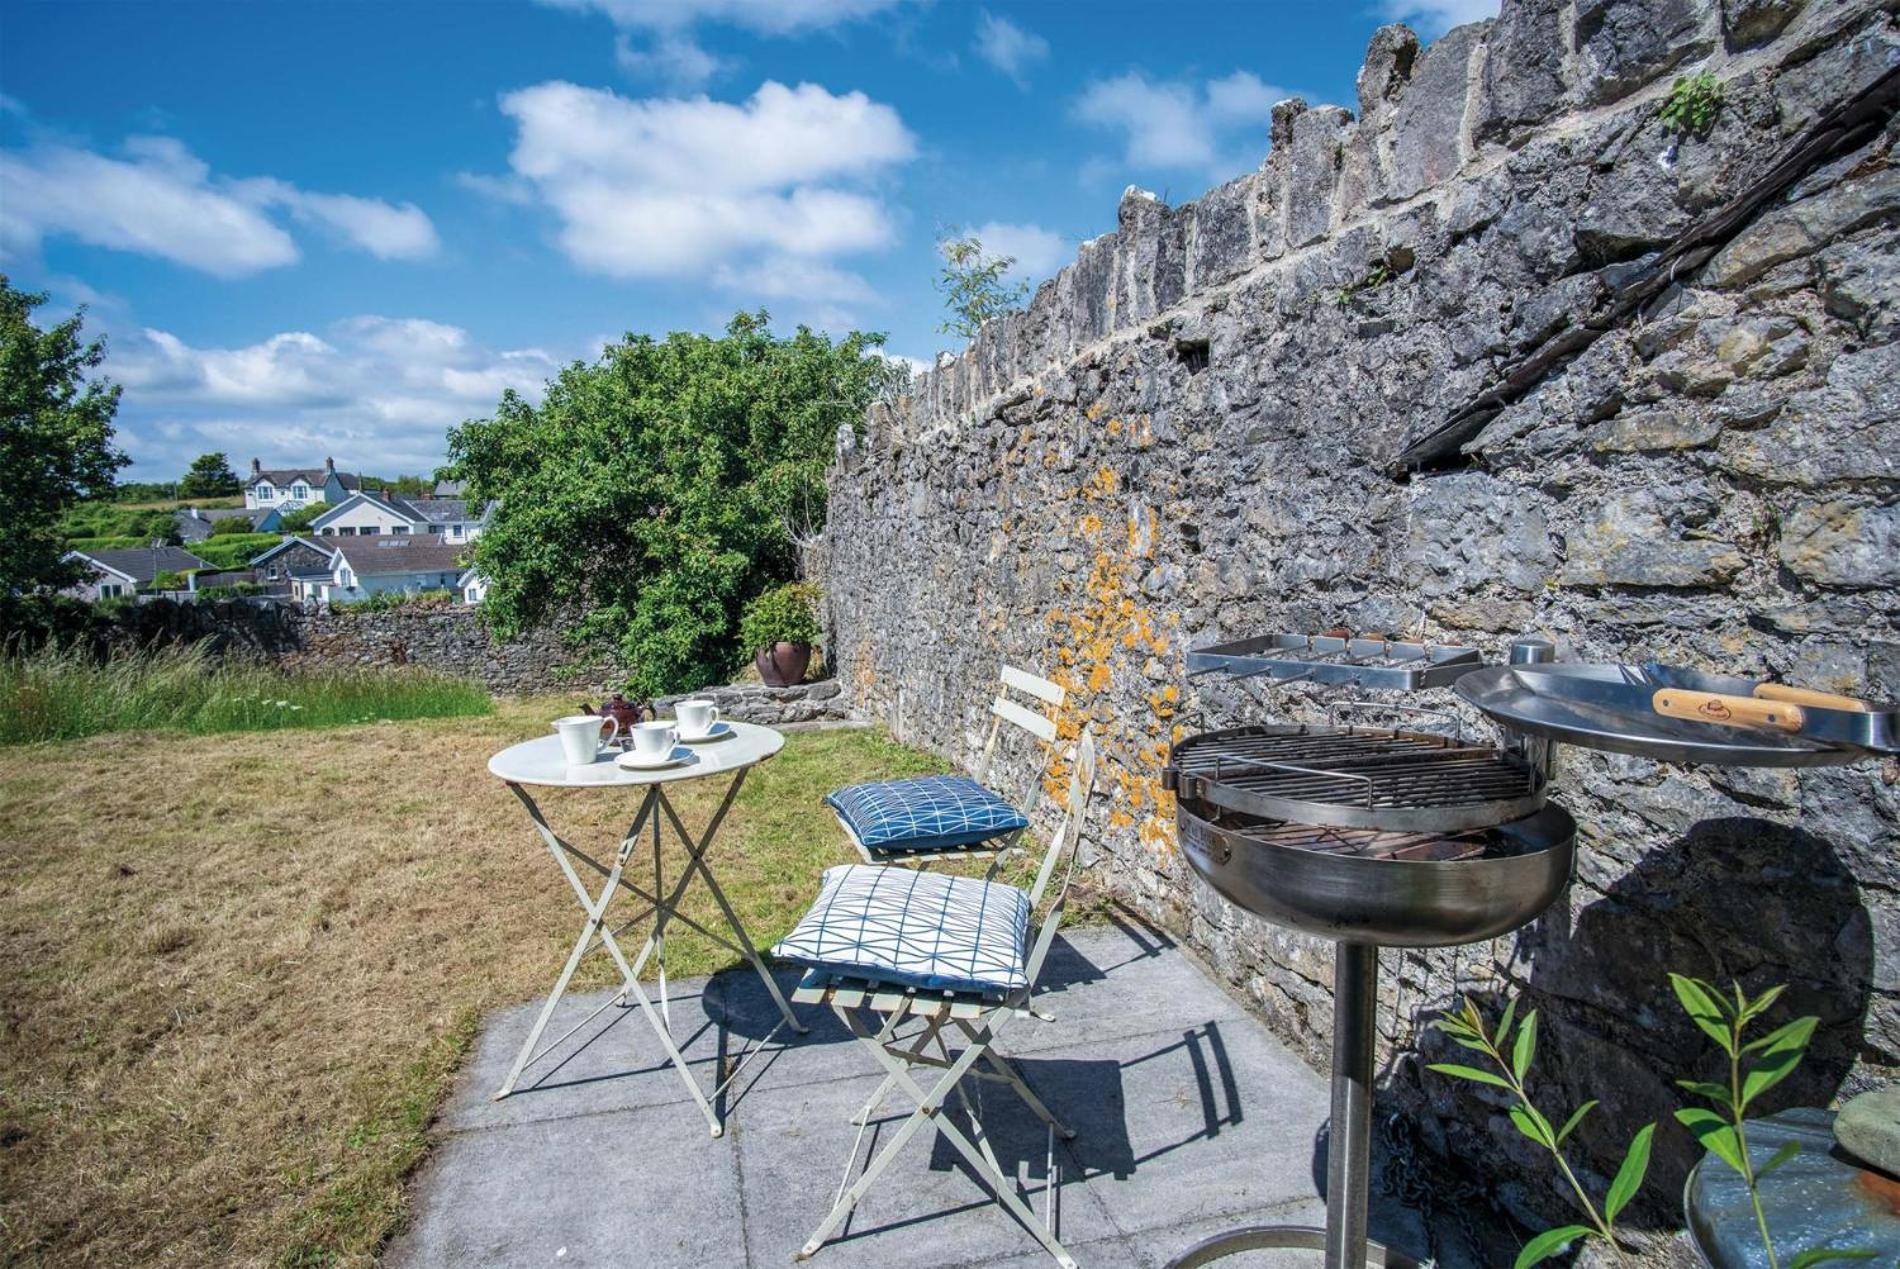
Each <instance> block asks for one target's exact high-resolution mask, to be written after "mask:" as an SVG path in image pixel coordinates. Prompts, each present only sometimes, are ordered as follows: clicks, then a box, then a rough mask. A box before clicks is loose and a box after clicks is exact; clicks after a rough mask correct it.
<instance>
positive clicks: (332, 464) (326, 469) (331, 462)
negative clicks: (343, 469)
mask: <svg viewBox="0 0 1900 1269" xmlns="http://www.w3.org/2000/svg"><path fill="white" fill-rule="evenodd" d="M323 474H324V475H326V476H333V475H335V474H336V459H334V458H326V459H324V460H323Z"/></svg>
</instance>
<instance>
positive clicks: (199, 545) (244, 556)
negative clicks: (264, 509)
mask: <svg viewBox="0 0 1900 1269" xmlns="http://www.w3.org/2000/svg"><path fill="white" fill-rule="evenodd" d="M283 540H284V539H283V535H281V534H277V533H220V534H217V535H216V536H214V537H208V538H206V539H205V540H204V541H202V542H193V543H192V544H191V545H190V546H189V547H188V548H186V549H187V550H189V551H190V552H191V553H192V554H193V555H195V556H197V557H198V558H199V559H201V560H203V561H204V562H205V563H207V564H210V565H212V566H213V567H214V568H248V567H249V566H250V563H251V561H252V560H254V559H256V558H257V557H258V556H260V555H262V554H263V553H264V552H265V551H268V550H270V548H272V547H273V546H276V545H277V544H278V543H279V542H281V541H283Z"/></svg>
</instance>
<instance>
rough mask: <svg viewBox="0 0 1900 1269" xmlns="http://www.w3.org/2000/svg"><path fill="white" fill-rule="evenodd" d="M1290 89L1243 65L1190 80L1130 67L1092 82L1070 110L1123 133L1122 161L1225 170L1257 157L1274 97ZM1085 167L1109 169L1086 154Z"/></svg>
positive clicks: (1215, 171)
mask: <svg viewBox="0 0 1900 1269" xmlns="http://www.w3.org/2000/svg"><path fill="white" fill-rule="evenodd" d="M1292 95H1293V94H1291V93H1289V92H1287V91H1286V90H1285V89H1282V88H1279V87H1276V86H1275V85H1272V84H1267V83H1263V82H1261V80H1260V79H1259V78H1258V77H1256V76H1254V75H1252V74H1250V73H1248V72H1246V71H1236V72H1234V73H1233V74H1231V75H1228V76H1226V77H1224V78H1221V79H1212V80H1207V81H1206V82H1204V83H1200V84H1195V83H1191V82H1188V81H1185V80H1157V79H1151V78H1149V77H1148V75H1146V74H1145V73H1143V72H1141V71H1138V70H1134V71H1129V72H1128V73H1126V74H1124V75H1118V76H1116V77H1115V78H1113V79H1099V80H1096V81H1094V82H1093V83H1091V84H1089V85H1088V87H1087V88H1085V89H1084V90H1083V92H1082V95H1081V97H1079V98H1078V99H1077V100H1076V103H1075V108H1074V113H1075V117H1076V118H1077V119H1079V120H1081V121H1082V122H1083V123H1086V124H1091V125H1093V126H1095V127H1098V128H1102V129H1104V130H1107V131H1111V132H1119V133H1121V135H1122V162H1123V164H1124V165H1125V166H1127V167H1134V168H1147V169H1155V168H1183V169H1195V170H1199V171H1202V172H1207V173H1211V174H1213V175H1216V176H1224V175H1227V174H1229V173H1230V172H1231V171H1232V170H1233V168H1234V167H1235V166H1236V165H1242V166H1244V165H1246V164H1248V163H1251V162H1256V161H1258V159H1259V156H1260V154H1261V153H1263V152H1264V151H1265V149H1266V143H1267V134H1268V128H1269V124H1270V122H1271V120H1270V113H1271V110H1272V107H1273V103H1274V102H1276V101H1280V100H1282V99H1283V98H1286V97H1290V96H1292ZM1085 170H1086V171H1088V172H1092V173H1097V174H1101V175H1106V174H1107V173H1108V171H1109V168H1108V166H1107V165H1106V164H1104V163H1102V162H1101V161H1100V160H1091V161H1090V162H1089V163H1088V164H1087V165H1086V167H1085Z"/></svg>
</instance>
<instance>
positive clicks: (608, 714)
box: [581, 692, 660, 735]
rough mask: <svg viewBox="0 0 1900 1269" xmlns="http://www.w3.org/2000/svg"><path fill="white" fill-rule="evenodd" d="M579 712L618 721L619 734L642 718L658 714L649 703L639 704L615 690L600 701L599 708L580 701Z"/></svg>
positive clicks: (623, 733)
mask: <svg viewBox="0 0 1900 1269" xmlns="http://www.w3.org/2000/svg"><path fill="white" fill-rule="evenodd" d="M581 712H582V713H583V714H598V715H600V717H602V718H605V719H611V720H612V721H614V722H616V723H619V724H620V734H621V735H625V734H626V733H627V729H628V728H630V727H632V726H633V725H634V724H635V723H637V722H640V721H641V720H643V719H646V718H658V717H659V716H660V715H659V711H658V710H656V709H654V708H653V707H652V706H651V705H641V704H640V702H638V701H630V700H628V699H627V698H626V697H625V696H623V695H621V694H620V693H619V692H615V693H614V694H613V696H612V697H610V698H609V699H607V700H605V701H603V702H601V706H600V708H599V709H595V708H594V707H593V706H592V705H589V704H588V703H587V702H586V701H582V702H581Z"/></svg>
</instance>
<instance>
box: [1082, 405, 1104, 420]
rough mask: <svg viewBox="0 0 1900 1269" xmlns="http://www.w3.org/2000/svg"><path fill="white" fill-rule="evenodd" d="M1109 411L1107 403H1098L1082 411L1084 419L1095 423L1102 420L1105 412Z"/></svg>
mask: <svg viewBox="0 0 1900 1269" xmlns="http://www.w3.org/2000/svg"><path fill="white" fill-rule="evenodd" d="M1107 409H1108V403H1107V402H1106V401H1097V402H1096V403H1095V404H1094V405H1091V406H1090V407H1089V408H1088V409H1086V410H1084V411H1082V417H1083V418H1085V419H1087V420H1088V421H1089V422H1091V423H1093V422H1095V420H1097V419H1099V418H1101V417H1102V413H1103V411H1105V410H1107Z"/></svg>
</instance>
